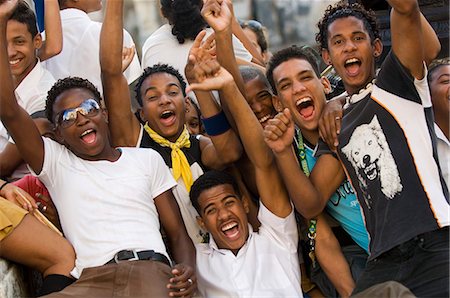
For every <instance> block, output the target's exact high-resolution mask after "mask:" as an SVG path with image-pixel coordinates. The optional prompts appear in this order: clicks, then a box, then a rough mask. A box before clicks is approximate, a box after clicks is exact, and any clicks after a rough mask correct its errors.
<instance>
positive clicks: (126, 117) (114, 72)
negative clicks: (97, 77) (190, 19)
mask: <svg viewBox="0 0 450 298" xmlns="http://www.w3.org/2000/svg"><path fill="white" fill-rule="evenodd" d="M122 51H123V0H114V1H108V3H107V5H106V13H105V20H104V22H103V25H102V30H101V33H100V67H101V72H102V84H103V95H104V99H105V103H106V108H107V109H108V125H109V130H110V132H111V138H112V142H113V145H114V146H129V147H134V146H136V144H137V142H138V138H139V131H140V124H139V121H138V120H137V118H136V117H135V116H134V114H133V113H132V111H131V98H130V92H129V89H128V83H127V80H126V78H125V76H124V75H123V73H122Z"/></svg>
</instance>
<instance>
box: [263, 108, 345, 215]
mask: <svg viewBox="0 0 450 298" xmlns="http://www.w3.org/2000/svg"><path fill="white" fill-rule="evenodd" d="M264 136H265V141H266V143H267V144H268V146H269V147H270V148H271V149H272V151H273V152H274V154H275V158H276V161H277V164H278V168H279V169H280V172H281V175H282V177H283V180H284V182H285V184H286V187H287V189H288V191H289V197H290V198H291V200H292V201H293V203H294V205H295V208H296V209H297V210H298V211H299V212H300V213H301V214H302V215H303V216H304V217H306V218H313V217H315V216H316V215H317V214H319V213H320V212H322V210H323V208H324V207H325V204H326V202H327V201H328V198H329V197H330V196H331V195H332V194H333V192H334V191H335V190H336V189H337V188H338V187H339V185H340V184H341V183H342V181H343V180H344V178H345V175H344V171H343V169H342V167H341V164H340V163H339V161H338V160H337V159H335V158H334V157H333V156H331V155H329V154H326V155H323V156H321V157H319V159H318V160H317V163H316V165H315V166H314V169H313V171H312V172H311V176H310V177H309V179H308V177H306V175H305V174H304V173H303V171H301V170H300V167H299V165H298V163H297V159H296V158H295V155H294V152H293V149H292V146H291V145H292V139H293V138H294V123H293V120H292V117H291V113H290V112H289V110H288V109H285V110H284V111H283V112H281V113H279V114H278V115H277V116H276V117H275V118H274V119H271V120H269V124H268V125H267V126H266V127H265V129H264Z"/></svg>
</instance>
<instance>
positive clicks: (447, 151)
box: [434, 124, 450, 187]
mask: <svg viewBox="0 0 450 298" xmlns="http://www.w3.org/2000/svg"><path fill="white" fill-rule="evenodd" d="M434 130H435V131H436V137H437V151H438V158H439V166H440V167H441V171H442V177H444V180H445V183H447V187H448V186H450V185H449V182H450V180H449V179H450V177H449V172H450V142H449V140H448V139H447V137H446V136H445V134H444V133H443V132H442V130H441V129H440V128H439V126H437V124H434Z"/></svg>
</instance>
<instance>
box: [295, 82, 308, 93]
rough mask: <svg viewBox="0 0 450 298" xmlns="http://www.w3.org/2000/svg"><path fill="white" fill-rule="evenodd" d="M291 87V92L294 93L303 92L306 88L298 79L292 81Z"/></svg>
mask: <svg viewBox="0 0 450 298" xmlns="http://www.w3.org/2000/svg"><path fill="white" fill-rule="evenodd" d="M293 84H294V85H293V88H292V92H294V94H297V93H300V92H303V91H305V90H306V88H305V85H304V84H303V83H302V82H299V81H294V82H293Z"/></svg>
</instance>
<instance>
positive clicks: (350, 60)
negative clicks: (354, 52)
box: [345, 58, 359, 64]
mask: <svg viewBox="0 0 450 298" xmlns="http://www.w3.org/2000/svg"><path fill="white" fill-rule="evenodd" d="M356 62H359V59H357V58H351V59H348V60H345V64H349V63H356Z"/></svg>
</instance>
